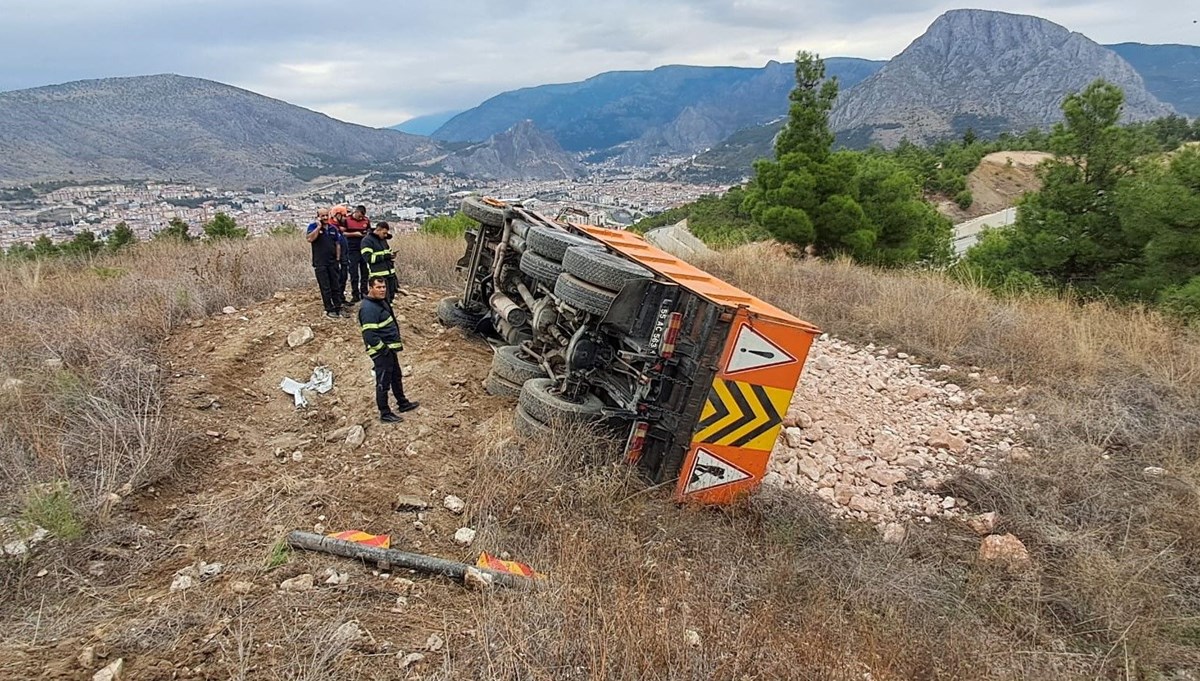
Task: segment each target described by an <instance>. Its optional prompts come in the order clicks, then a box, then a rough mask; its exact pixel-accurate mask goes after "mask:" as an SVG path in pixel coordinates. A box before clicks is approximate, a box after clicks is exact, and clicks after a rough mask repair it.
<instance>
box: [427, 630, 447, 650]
mask: <svg viewBox="0 0 1200 681" xmlns="http://www.w3.org/2000/svg"><path fill="white" fill-rule="evenodd" d="M445 645H446V641H445V640H443V639H442V637H441V636H438V635H437V634H430V635H429V638H427V639H425V650H428V651H429V652H431V653H436V652H437V651H439V650H441V649H442V648H443V647H445Z"/></svg>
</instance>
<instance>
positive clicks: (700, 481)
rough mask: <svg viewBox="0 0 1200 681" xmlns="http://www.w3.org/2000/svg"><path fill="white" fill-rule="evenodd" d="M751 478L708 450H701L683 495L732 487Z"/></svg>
mask: <svg viewBox="0 0 1200 681" xmlns="http://www.w3.org/2000/svg"><path fill="white" fill-rule="evenodd" d="M750 477H753V476H751V475H750V474H749V473H747V472H746V471H744V470H742V469H740V468H738V467H737V466H735V465H733V464H731V463H729V462H728V461H726V460H725V459H722V458H719V457H718V456H717V455H716V454H713V453H712V452H710V451H708V450H707V449H703V448H701V449H697V450H696V459H695V461H693V462H692V470H691V472H690V473H688V483H687V486H685V487H684V488H683V493H684V494H694V493H696V492H702V491H704V490H706V489H713V488H715V487H723V486H725V485H732V484H733V483H735V482H741V481H742V480H745V479H747V478H750Z"/></svg>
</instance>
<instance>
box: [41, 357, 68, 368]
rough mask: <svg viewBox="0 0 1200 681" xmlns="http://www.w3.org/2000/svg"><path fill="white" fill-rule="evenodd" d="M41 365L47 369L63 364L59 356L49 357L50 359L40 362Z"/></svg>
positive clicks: (59, 366) (60, 366)
mask: <svg viewBox="0 0 1200 681" xmlns="http://www.w3.org/2000/svg"><path fill="white" fill-rule="evenodd" d="M42 366H44V367H46V368H47V369H61V368H62V366H63V361H62V359H61V358H59V357H51V358H50V359H48V360H46V361H44V362H42Z"/></svg>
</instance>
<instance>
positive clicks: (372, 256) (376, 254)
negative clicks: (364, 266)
mask: <svg viewBox="0 0 1200 681" xmlns="http://www.w3.org/2000/svg"><path fill="white" fill-rule="evenodd" d="M362 253H363V255H365V256H366V257H367V260H368V261H370V262H375V261H376V260H378V259H380V258H382V257H384V256H385V255H391V254H392V252H391V251H376V250H374V249H371V248H364V249H362Z"/></svg>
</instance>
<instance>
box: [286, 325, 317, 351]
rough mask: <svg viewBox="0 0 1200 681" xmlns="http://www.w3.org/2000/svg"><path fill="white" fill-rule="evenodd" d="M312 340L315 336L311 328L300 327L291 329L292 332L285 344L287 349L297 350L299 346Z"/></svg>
mask: <svg viewBox="0 0 1200 681" xmlns="http://www.w3.org/2000/svg"><path fill="white" fill-rule="evenodd" d="M313 338H315V336H314V335H313V330H312V327H310V326H301V327H298V328H296V329H293V330H292V332H291V333H289V334H288V337H287V344H288V347H289V348H298V347H300V346H301V345H304V344H305V343H307V342H309V341H311V340H312V339H313Z"/></svg>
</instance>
